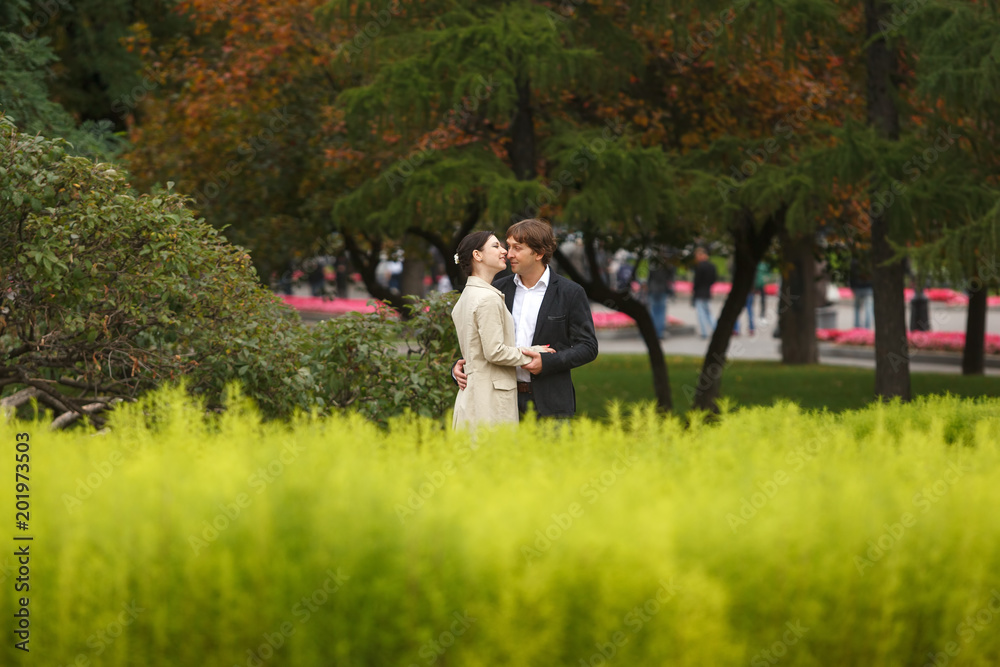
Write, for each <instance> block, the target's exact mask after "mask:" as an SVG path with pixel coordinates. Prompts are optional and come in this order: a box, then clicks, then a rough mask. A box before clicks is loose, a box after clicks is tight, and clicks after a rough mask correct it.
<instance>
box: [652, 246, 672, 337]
mask: <svg viewBox="0 0 1000 667" xmlns="http://www.w3.org/2000/svg"><path fill="white" fill-rule="evenodd" d="M647 281H648V282H647V290H648V292H647V293H648V294H649V314H650V316H651V317H652V318H653V327H655V328H656V337H657V338H663V337H664V336H666V332H667V327H668V326H669V325H668V323H667V299H669V298H670V297H672V296H673V295H674V267H673V266H672V265H671V264H670V262H669V261H668V260H667V258H666V257H665V256H663V255H662V254H657V255H654V256H653V257H652V258H651V259H650V260H649V276H648V278H647Z"/></svg>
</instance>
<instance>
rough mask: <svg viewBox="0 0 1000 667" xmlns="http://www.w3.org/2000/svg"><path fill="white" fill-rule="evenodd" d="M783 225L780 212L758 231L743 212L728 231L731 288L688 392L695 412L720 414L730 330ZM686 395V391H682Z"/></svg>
mask: <svg viewBox="0 0 1000 667" xmlns="http://www.w3.org/2000/svg"><path fill="white" fill-rule="evenodd" d="M784 224H785V212H784V210H780V211H778V212H776V213H775V214H774V215H772V216H770V217H769V218H767V220H765V221H764V224H763V225H761V227H760V229H757V221H756V220H755V219H754V217H753V215H752V214H751V213H750V212H749V211H746V210H744V211H743V212H742V213H741V214H740V216H739V218H738V219H737V221H736V222H735V224H734V225H733V226H732V227H731V228H730V232H731V233H732V235H733V246H734V251H735V263H734V267H733V285H732V289H730V290H729V296H727V297H726V302H725V303H724V304H723V306H722V312H721V313H719V319H718V322H717V324H716V326H715V332H714V333H713V334H712V340H711V341H710V342H709V344H708V351H707V352H706V353H705V361H704V362H703V363H702V366H701V373H700V374H699V376H698V384H697V385H696V386H695V387H694V388H693V389H691V390H690V394H691V396H692V397H693V399H694V400H693V401H692V406H691V407H693V408H694V409H696V410H707V411H709V412H713V413H717V412H718V411H719V409H718V406H717V405H716V401H717V400H718V398H719V396H721V395H722V374H723V371H724V370H725V368H726V366H727V365H728V364H727V361H726V355H727V353H728V351H729V341H730V339H731V338H732V335H733V327H734V326H735V325H736V321H737V320H738V319H739V316H740V313H741V312H742V311H743V309H744V308H745V307H746V302H747V295H749V294H750V291H751V290H752V289H753V283H754V277H755V276H756V274H757V264H758V263H760V261H761V259H763V257H764V253H765V252H767V249H768V247H769V246H770V245H771V241H772V239H774V236H775V234H776V233H777V232H778V230H779V229H781V228H783V227H784ZM685 391H688V389H687V388H685Z"/></svg>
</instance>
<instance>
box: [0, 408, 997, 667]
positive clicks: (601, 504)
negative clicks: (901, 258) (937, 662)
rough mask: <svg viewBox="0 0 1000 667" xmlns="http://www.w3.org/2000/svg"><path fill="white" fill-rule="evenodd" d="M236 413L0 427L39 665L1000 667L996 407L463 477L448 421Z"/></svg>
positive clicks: (799, 421)
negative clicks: (25, 445) (23, 467)
mask: <svg viewBox="0 0 1000 667" xmlns="http://www.w3.org/2000/svg"><path fill="white" fill-rule="evenodd" d="M229 405H230V408H229V409H228V410H227V411H226V412H225V413H224V414H222V415H218V416H214V417H211V418H208V419H205V418H203V411H202V409H201V407H200V406H196V405H191V404H190V403H189V402H187V401H185V400H182V396H181V395H180V394H178V393H177V392H176V391H174V392H159V393H156V394H151V395H148V396H147V397H146V398H145V399H143V401H141V402H140V404H138V405H127V406H124V407H123V408H122V409H120V410H117V411H115V412H114V413H113V414H112V415H111V420H112V423H113V428H111V429H109V431H108V432H107V433H104V434H102V435H100V436H98V437H92V436H89V435H87V434H86V433H85V432H83V431H82V430H79V431H75V432H62V433H53V434H48V433H44V432H43V431H42V430H41V429H40V428H39V427H38V426H37V425H32V424H26V423H17V424H4V425H0V441H2V442H5V443H12V442H14V433H15V432H18V431H28V432H30V433H31V434H32V438H34V440H32V442H33V443H34V445H33V447H34V448H33V449H32V452H33V457H34V458H32V476H33V482H32V483H33V485H34V486H33V494H34V495H33V497H32V498H33V499H32V502H33V504H34V506H33V508H32V509H33V510H34V511H37V513H38V516H40V517H43V519H42V520H41V521H38V522H37V523H35V524H33V529H32V530H33V533H34V535H35V538H36V539H35V542H33V543H32V547H31V548H32V550H33V554H37V558H36V559H33V560H32V571H31V577H32V578H31V603H30V604H31V613H32V617H31V618H32V628H33V635H32V638H33V641H35V642H37V644H34V643H33V644H32V651H36V650H37V652H38V653H37V654H36V655H37V658H38V659H39V660H41V661H42V663H44V664H74V661H75V660H77V659H78V657H79V656H81V655H82V656H83V657H84V658H85V659H88V660H90V661H91V663H90V664H100V665H104V666H107V667H122V666H126V665H127V666H131V665H142V666H143V667H158V666H164V667H166V666H173V665H188V664H217V665H240V666H243V665H272V664H273V665H279V664H280V665H285V666H288V667H298V666H310V667H311V666H314V665H351V666H360V665H372V666H375V665H404V666H405V665H414V664H416V665H428V664H452V665H483V666H486V665H490V666H494V665H528V666H531V665H580V664H581V661H583V663H582V664H585V665H587V664H590V665H598V664H605V661H606V662H609V663H610V662H613V660H612V659H611V658H613V659H614V660H617V662H618V663H619V664H629V665H664V664H669V665H699V666H700V665H729V664H741V663H742V664H747V663H749V664H773V661H772V660H771V659H769V658H767V657H766V656H765V653H764V652H767V654H766V655H768V656H771V657H772V658H773V657H778V658H780V660H781V664H783V665H799V666H801V665H818V664H828V665H869V664H871V665H876V664H878V665H882V664H898V665H920V664H925V663H927V662H929V661H932V660H931V659H929V658H928V654H931V655H937V654H940V653H942V652H944V651H946V650H947V651H951V653H952V654H954V653H955V651H956V650H957V651H958V653H957V655H958V658H959V659H958V660H957V661H956V664H969V665H993V664H997V663H998V661H1000V633H998V632H996V631H995V628H996V627H1000V626H997V624H998V623H1000V615H998V611H1000V606H998V605H1000V575H998V574H997V573H998V571H1000V567H998V566H1000V525H998V524H997V522H996V521H995V518H994V509H993V508H994V507H996V506H997V504H998V503H1000V401H998V400H997V399H990V400H981V401H976V402H973V401H961V400H957V399H954V398H934V399H929V400H921V401H917V402H915V403H913V404H908V405H901V404H899V403H894V404H888V405H884V404H874V405H873V406H871V407H870V408H868V409H866V410H862V411H857V412H846V413H841V414H838V415H833V414H830V413H812V414H804V413H802V412H801V411H800V410H799V409H798V408H797V407H796V406H794V405H787V404H785V405H777V406H774V407H771V408H760V409H752V410H743V411H739V412H736V413H727V414H723V415H722V416H721V417H720V419H719V421H718V423H716V424H713V425H707V424H703V423H699V422H693V423H692V424H691V425H690V427H687V428H686V427H684V426H682V424H681V423H680V422H679V421H678V420H677V419H675V418H664V417H661V416H658V415H656V414H655V413H654V412H652V411H648V412H639V413H635V414H632V415H629V416H620V415H617V416H614V417H613V418H612V420H611V423H610V424H607V425H604V424H598V423H595V422H591V421H588V420H577V421H574V422H572V423H569V424H564V423H555V422H551V421H548V422H535V421H533V420H528V421H526V422H524V423H522V424H521V426H520V427H519V428H518V429H517V430H515V429H513V428H504V429H500V430H497V431H495V432H492V433H488V432H483V433H480V434H479V435H478V437H477V439H476V441H475V442H476V444H477V446H476V447H475V448H474V449H473V448H471V447H470V438H469V437H468V436H467V435H465V434H462V433H455V432H453V431H451V430H450V429H447V428H445V427H444V426H443V425H442V424H441V422H440V420H427V419H422V418H411V417H408V418H399V419H395V420H392V422H391V424H390V428H389V429H388V430H382V429H377V428H376V427H375V426H374V425H372V424H371V423H370V422H368V421H367V420H364V419H361V418H360V417H358V416H356V415H354V416H351V415H344V414H339V413H338V414H337V415H335V416H334V417H331V418H317V417H314V416H306V415H302V416H299V417H297V418H296V419H294V420H293V421H292V422H290V423H283V422H277V421H269V422H261V420H260V418H259V417H258V416H257V414H256V412H255V411H254V410H253V409H252V408H250V407H249V406H248V405H247V404H246V403H245V402H241V401H240V399H238V397H231V398H230V403H229ZM151 416H155V417H156V418H155V419H152V418H151ZM151 423H152V427H151V426H150V424H151ZM84 445H85V446H84ZM13 465H14V460H13V457H12V456H5V457H0V477H2V478H6V479H13ZM122 499H127V502H125V503H123V502H122ZM33 516H34V514H33ZM35 550H37V552H36V551H35ZM13 560H14V559H13V558H12V557H10V556H7V560H6V564H5V561H4V557H3V556H0V567H6V568H7V570H6V574H7V576H11V574H10V572H11V571H12V570H11V568H13V567H16V565H15V564H14V563H13ZM13 605H14V596H13V595H4V596H0V614H2V615H3V616H5V617H6V618H8V619H9V618H12V614H13V613H14V612H15V607H14V606H13ZM129 608H131V610H132V611H135V616H134V618H132V617H131V616H128V615H125V616H122V614H123V611H124V610H127V609H129ZM137 610H141V611H137ZM122 618H124V619H125V620H127V621H128V622H127V623H123V622H122V620H121V619H122ZM111 630H113V632H110V631H111ZM11 644H12V643H11V642H5V643H4V645H3V647H2V648H0V661H3V663H4V664H16V662H15V660H16V658H15V655H16V654H15V649H14V648H13V647H12V645H11ZM36 647H37V648H36ZM98 651H100V654H98ZM946 655H947V654H946ZM609 656H610V657H609ZM77 664H83V663H77Z"/></svg>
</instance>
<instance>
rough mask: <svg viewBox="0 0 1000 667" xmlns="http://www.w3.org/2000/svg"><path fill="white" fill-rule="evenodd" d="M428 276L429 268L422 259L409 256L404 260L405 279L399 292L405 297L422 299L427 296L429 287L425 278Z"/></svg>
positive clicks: (401, 282)
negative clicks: (425, 282)
mask: <svg viewBox="0 0 1000 667" xmlns="http://www.w3.org/2000/svg"><path fill="white" fill-rule="evenodd" d="M426 275H427V266H426V265H425V264H424V260H423V259H421V258H420V257H412V256H407V257H404V258H403V277H402V279H401V281H400V288H399V291H400V292H401V293H402V295H403V296H410V295H412V296H418V297H420V298H421V299H422V298H424V296H426V295H427V285H425V284H424V278H425V277H426Z"/></svg>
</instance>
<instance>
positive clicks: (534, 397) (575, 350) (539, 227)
mask: <svg viewBox="0 0 1000 667" xmlns="http://www.w3.org/2000/svg"><path fill="white" fill-rule="evenodd" d="M555 248H556V239H555V235H554V234H553V233H552V226H551V225H549V223H547V222H544V221H542V220H534V219H529V220H522V221H520V222H517V223H514V224H513V225H511V227H510V229H508V230H507V259H508V260H509V261H510V269H511V271H512V272H513V274H512V275H506V276H502V277H500V278H497V279H496V280H495V281H494V282H493V285H494V287H496V288H497V289H499V290H500V291H501V292H503V295H504V300H505V301H506V303H507V308H508V309H509V310H510V311H511V315H512V316H513V317H514V336H515V338H516V344H517V345H518V346H519V347H528V346H530V345H548V346H549V347H551V348H553V349H555V353H553V354H543V355H540V357H539V358H538V359H535V360H534V361H532V363H530V364H528V365H527V366H524V367H522V368H519V369H517V374H518V377H517V380H518V382H517V391H518V394H517V398H518V401H517V405H518V409H519V410H520V411H521V412H522V413H524V412H526V411H527V409H528V403H529V402H533V403H534V404H535V410H536V411H537V412H538V414H539V416H542V417H572V416H573V415H574V414H575V413H576V391H575V390H574V388H573V380H572V377H571V375H570V371H571V370H572V369H574V368H577V367H579V366H583V365H584V364H586V363H589V362H591V361H593V360H594V359H596V358H597V335H596V334H595V333H594V317H593V315H592V314H591V312H590V300H589V299H588V298H587V293H586V292H585V291H584V290H583V288H582V287H580V286H579V285H577V284H576V283H574V282H573V281H571V280H567V279H566V278H562V277H561V276H558V275H556V274H555V273H553V272H552V271H550V270H549V262H550V261H551V259H552V253H553V252H554V251H555ZM464 366H465V360H464V359H459V360H458V363H456V364H455V368H454V369H453V375H454V376H455V380H456V381H457V382H458V386H459V387H460V388H461V389H464V388H465V383H466V375H465V373H463V367H464Z"/></svg>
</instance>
